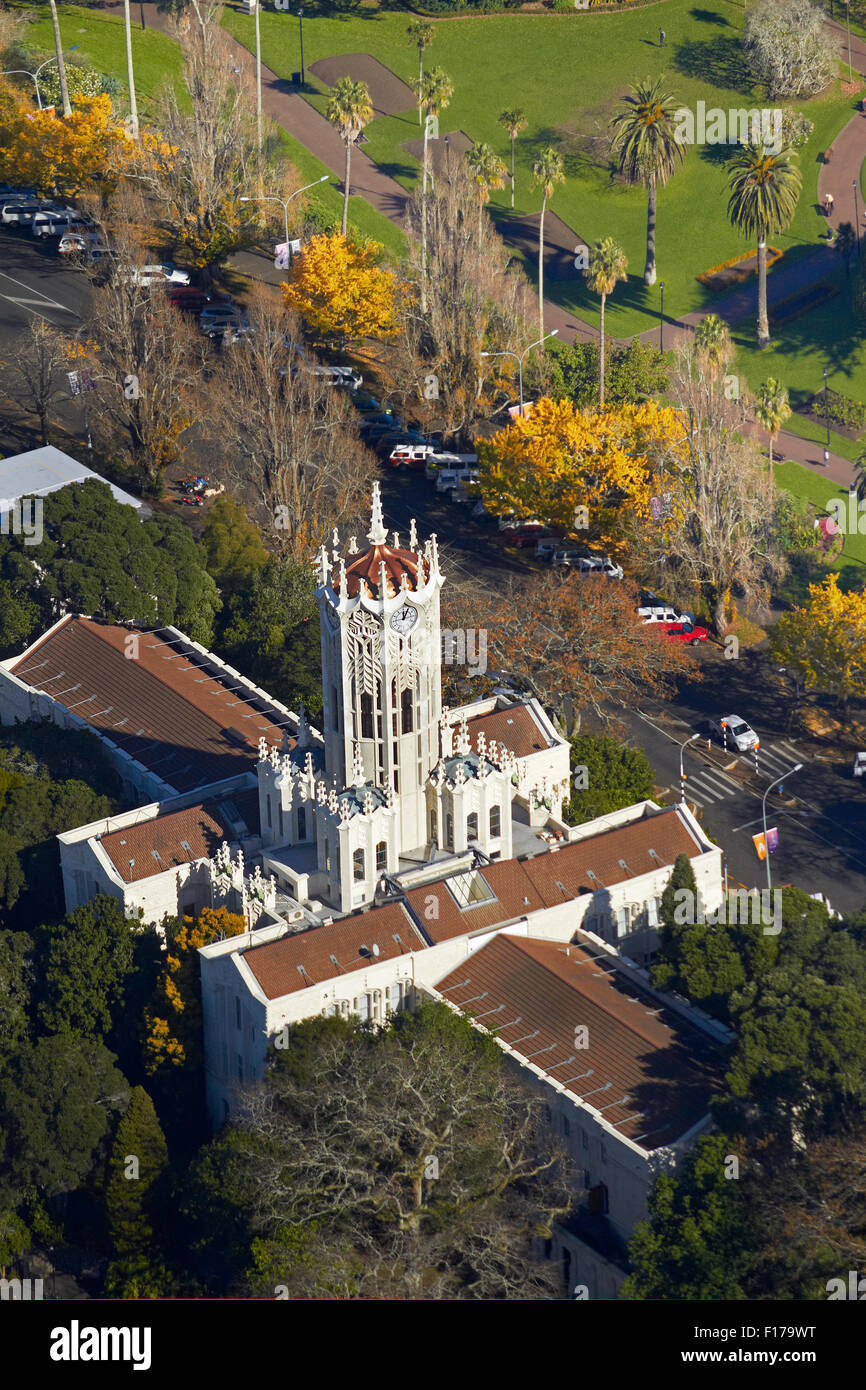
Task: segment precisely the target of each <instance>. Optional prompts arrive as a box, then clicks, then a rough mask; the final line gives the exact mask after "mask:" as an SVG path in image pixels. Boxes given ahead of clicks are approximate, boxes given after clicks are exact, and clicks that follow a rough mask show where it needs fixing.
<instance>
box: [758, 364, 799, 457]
mask: <svg viewBox="0 0 866 1390" xmlns="http://www.w3.org/2000/svg"><path fill="white" fill-rule="evenodd" d="M790 414H791V407H790V405H789V404H788V393H787V391H786V390H785V388H784V386H782V384H781V383H780V382H778V381H777V380H776V378H775V377H774V376H771V377H768V378H767V380H766V381H762V382H761V385H760V386H759V387H758V395H757V399H756V400H755V419H756V420H757V422H758V424H759V425H761V426H762V427H763V428H764V429H765V430H766V431H767V433H768V434H769V436H770V468H771V469H772V467H773V445H774V444H775V442H776V437H777V435H778V433H779V430H780V429H781V428H782V426H783V425H784V423H785V421H786V420H787V418H788V416H789V415H790Z"/></svg>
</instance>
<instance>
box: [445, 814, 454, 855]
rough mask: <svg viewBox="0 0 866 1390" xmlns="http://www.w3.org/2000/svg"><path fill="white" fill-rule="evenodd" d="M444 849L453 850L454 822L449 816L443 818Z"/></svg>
mask: <svg viewBox="0 0 866 1390" xmlns="http://www.w3.org/2000/svg"><path fill="white" fill-rule="evenodd" d="M445 848H446V849H453V848H454V821H453V818H452V817H451V816H446V817H445Z"/></svg>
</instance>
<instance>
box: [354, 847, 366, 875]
mask: <svg viewBox="0 0 866 1390" xmlns="http://www.w3.org/2000/svg"><path fill="white" fill-rule="evenodd" d="M352 872H353V874H354V878H355V882H356V883H362V882H363V881H364V851H363V850H362V849H356V850H355V853H354V854H353V855H352Z"/></svg>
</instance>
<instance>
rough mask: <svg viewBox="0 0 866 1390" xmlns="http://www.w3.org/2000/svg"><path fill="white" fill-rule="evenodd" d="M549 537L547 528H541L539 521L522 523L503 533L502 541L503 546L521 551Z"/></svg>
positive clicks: (510, 527)
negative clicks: (509, 546) (513, 547)
mask: <svg viewBox="0 0 866 1390" xmlns="http://www.w3.org/2000/svg"><path fill="white" fill-rule="evenodd" d="M549 535H550V532H549V531H548V529H547V527H546V526H542V524H541V522H540V521H523V522H520V523H519V524H518V525H517V526H509V527H508V529H507V530H505V531H503V532H502V540H503V542H504V543H505V545H513V546H517V547H518V549H521V550H522V549H524V547H526V546H535V545H537V544H538V542H539V540H540V539H543V538H544V537H546V536H549Z"/></svg>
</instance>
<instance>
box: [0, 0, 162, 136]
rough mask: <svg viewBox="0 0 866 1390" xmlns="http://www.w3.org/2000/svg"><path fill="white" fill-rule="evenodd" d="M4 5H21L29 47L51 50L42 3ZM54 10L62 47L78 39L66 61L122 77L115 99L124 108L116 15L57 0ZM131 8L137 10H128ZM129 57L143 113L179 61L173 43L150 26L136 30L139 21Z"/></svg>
mask: <svg viewBox="0 0 866 1390" xmlns="http://www.w3.org/2000/svg"><path fill="white" fill-rule="evenodd" d="M7 7H8V8H9V9H17V10H21V11H23V12H24V13H25V14H26V15H28V16H30V17H31V18H32V19H33V20H34V21H35V22H34V23H30V24H28V26H27V29H26V31H25V34H24V41H25V43H26V44H27V46H28V47H29V48H38V49H42V50H44V52H45V55H46V57H47V56H49V55H50V54H52V53H53V52H54V36H53V32H52V29H51V20H50V17H49V10H48V6H47V5H28V4H24V3H22V0H8V5H7ZM58 11H59V15H60V34H61V37H62V39H63V44H64V47H65V48H67V49H69V48H71V47H72V45H73V44H78V45H79V48H78V50H77V51H76V52H75V53H73V54H70V61H71V62H75V63H83V64H86V65H87V66H89V67H94V68H96V69H97V71H98V72H104V73H109V74H111V75H112V76H114V77H117V78H119V79H120V81H121V82H122V83H123V91H122V93H118V95H117V97H116V98H115V103H116V105H117V107H118V109H119V110H123V111H124V112H125V111H127V110H128V109H129V107H128V99H127V94H126V43H125V39H124V27H123V18H122V16H118V15H114V14H111V15H109V14H101V13H100V12H99V11H98V10H88V9H84V8H83V7H82V6H80V5H69V4H62V5H59V6H58ZM133 13H134V14H137V10H134V11H133ZM132 61H133V63H134V65H135V87H136V93H137V95H138V106H139V113H140V114H141V115H142V116H144V117H146V116H147V115H148V114H149V112H150V110H151V107H152V101H153V98H154V97H155V96H156V94H157V93H158V92H159V91H160V89H161V88H163V87H164V86H166V84H167V83H174V82H177V81H178V80H179V79H180V75H181V61H180V50H179V49H178V47H177V44H175V43H173V42H172V41H171V39H169V38H167V37H166V36H165V35H164V34H158V33H157V32H156V31H155V30H153V29H145V30H142V29H141V27H140V25H139V24H137V23H134V24H133V26H132Z"/></svg>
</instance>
